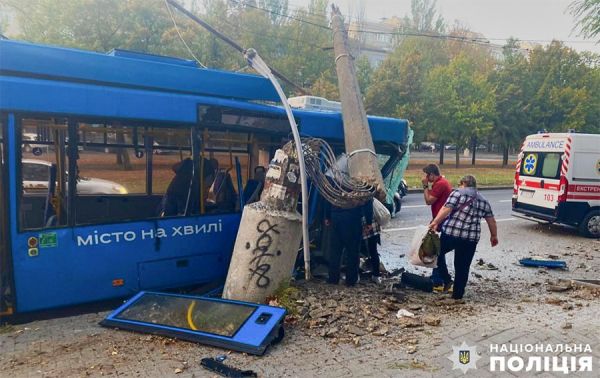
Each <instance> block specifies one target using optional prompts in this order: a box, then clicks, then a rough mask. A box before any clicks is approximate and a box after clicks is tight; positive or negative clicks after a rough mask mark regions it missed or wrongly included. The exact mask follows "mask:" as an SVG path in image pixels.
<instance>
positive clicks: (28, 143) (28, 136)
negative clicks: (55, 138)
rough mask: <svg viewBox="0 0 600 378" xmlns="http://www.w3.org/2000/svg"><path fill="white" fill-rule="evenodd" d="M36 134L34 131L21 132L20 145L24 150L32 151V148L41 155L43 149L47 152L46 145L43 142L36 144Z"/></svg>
mask: <svg viewBox="0 0 600 378" xmlns="http://www.w3.org/2000/svg"><path fill="white" fill-rule="evenodd" d="M37 140H38V136H37V134H35V133H23V136H22V142H23V144H22V145H21V147H22V148H23V151H25V152H33V151H34V149H35V150H37V151H39V153H38V155H41V153H42V152H43V151H46V152H48V146H47V145H45V144H36V143H34V142H36V141H37Z"/></svg>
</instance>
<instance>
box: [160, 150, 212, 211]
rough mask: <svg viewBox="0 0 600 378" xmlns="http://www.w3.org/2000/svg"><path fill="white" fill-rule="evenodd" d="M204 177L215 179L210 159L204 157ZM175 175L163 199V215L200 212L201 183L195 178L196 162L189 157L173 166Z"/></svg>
mask: <svg viewBox="0 0 600 378" xmlns="http://www.w3.org/2000/svg"><path fill="white" fill-rule="evenodd" d="M203 163H204V179H205V181H206V180H210V181H211V182H212V180H213V179H214V172H213V171H212V165H211V163H210V161H209V160H207V159H204V160H203ZM172 170H173V172H175V177H173V179H172V180H171V182H170V183H169V186H168V187H167V192H166V193H165V195H164V196H163V198H162V201H161V209H160V215H161V216H165V217H168V216H174V215H185V214H186V213H188V214H195V213H198V211H199V209H200V185H199V183H198V180H193V174H194V162H193V160H192V159H190V158H187V159H184V160H182V161H180V162H179V163H176V164H174V165H173V167H172Z"/></svg>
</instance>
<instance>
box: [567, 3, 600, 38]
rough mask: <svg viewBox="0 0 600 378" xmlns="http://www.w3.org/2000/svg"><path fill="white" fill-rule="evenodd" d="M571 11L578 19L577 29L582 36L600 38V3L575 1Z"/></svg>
mask: <svg viewBox="0 0 600 378" xmlns="http://www.w3.org/2000/svg"><path fill="white" fill-rule="evenodd" d="M569 11H570V12H571V14H572V15H573V16H574V17H575V18H576V19H577V23H576V24H575V27H576V28H579V30H580V31H581V35H582V36H584V37H586V38H594V37H597V36H600V1H598V0H575V1H573V2H572V3H571V5H569Z"/></svg>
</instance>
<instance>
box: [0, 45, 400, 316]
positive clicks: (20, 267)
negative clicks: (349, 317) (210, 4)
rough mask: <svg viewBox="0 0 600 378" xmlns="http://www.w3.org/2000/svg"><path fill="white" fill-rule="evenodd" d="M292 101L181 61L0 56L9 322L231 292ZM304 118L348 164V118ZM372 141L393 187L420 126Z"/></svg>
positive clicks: (383, 127)
mask: <svg viewBox="0 0 600 378" xmlns="http://www.w3.org/2000/svg"><path fill="white" fill-rule="evenodd" d="M278 101H279V98H278V96H277V93H276V92H275V90H274V89H273V87H272V85H271V83H270V82H269V81H268V80H266V79H263V78H262V77H259V76H254V75H248V74H240V73H232V72H225V71H219V70H211V69H200V68H198V67H197V66H196V65H195V63H194V62H191V61H187V60H182V59H178V58H171V57H163V56H155V55H147V54H140V53H135V52H130V51H123V50H113V51H111V52H109V53H107V54H100V53H93V52H87V51H80V50H74V49H66V48H58V47H51V46H43V45H36V44H29V43H23V42H17V41H9V40H1V41H0V152H1V159H0V160H1V171H0V194H1V196H0V198H1V201H2V202H1V205H0V312H1V314H2V315H9V314H13V313H22V312H29V311H35V310H41V309H49V308H55V307H61V306H69V305H74V304H80V303H86V302H93V301H99V300H105V299H110V298H119V297H127V296H131V295H133V294H134V293H136V292H138V291H140V290H148V289H166V288H177V287H187V286H193V285H199V284H202V283H207V282H213V281H217V280H223V279H224V278H225V276H226V273H227V268H228V264H229V261H230V257H231V253H232V249H233V244H234V240H235V237H236V234H237V229H238V226H239V222H240V217H241V209H242V208H243V199H240V198H241V197H243V196H241V195H240V194H241V193H243V191H244V186H245V185H246V183H247V182H248V180H249V179H250V178H252V175H253V172H254V170H255V168H256V167H258V166H265V167H266V166H267V165H268V163H269V159H270V157H271V156H272V154H273V153H274V151H275V149H276V148H278V147H279V146H281V145H282V144H283V143H285V142H286V141H287V140H289V134H290V129H289V124H288V122H287V119H286V116H285V112H284V110H283V108H281V107H280V106H277V103H278ZM294 115H295V117H296V119H297V122H298V124H299V127H300V130H301V133H302V134H303V135H307V136H312V137H319V138H323V139H325V140H327V141H328V142H330V143H332V144H333V146H334V148H343V130H342V120H341V115H340V114H339V113H337V112H318V111H306V110H295V111H294ZM369 125H370V127H371V132H372V135H373V139H374V142H375V145H376V149H377V152H378V153H381V154H383V155H385V156H386V157H387V163H386V164H385V165H384V166H383V169H384V170H385V171H386V172H388V173H389V172H391V170H392V169H393V168H394V166H395V165H396V164H397V163H398V161H399V160H400V158H401V157H402V155H403V154H404V152H405V151H406V145H407V140H408V132H409V128H408V123H407V122H406V121H405V120H397V119H387V118H379V117H369ZM176 172H177V173H176ZM177 181H178V183H177ZM171 187H173V188H177V190H173V193H175V194H177V195H179V197H177V198H178V199H179V200H178V201H177V202H176V204H175V207H176V209H175V210H171V211H170V212H169V211H167V212H165V206H164V202H163V201H162V200H163V197H164V196H165V193H166V192H167V189H169V190H171V189H170V188H171ZM182 188H183V189H182Z"/></svg>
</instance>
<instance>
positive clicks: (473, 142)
mask: <svg viewBox="0 0 600 378" xmlns="http://www.w3.org/2000/svg"><path fill="white" fill-rule="evenodd" d="M471 151H472V152H471V165H475V154H476V153H477V137H473V139H471Z"/></svg>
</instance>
